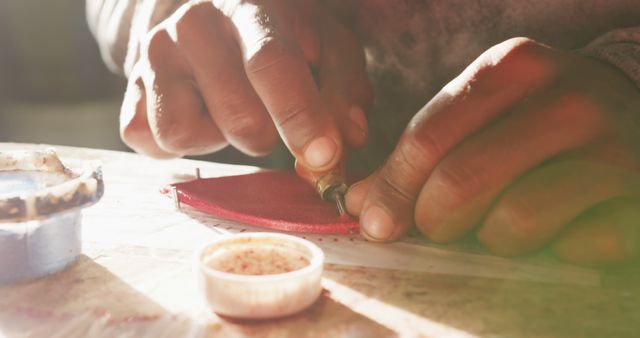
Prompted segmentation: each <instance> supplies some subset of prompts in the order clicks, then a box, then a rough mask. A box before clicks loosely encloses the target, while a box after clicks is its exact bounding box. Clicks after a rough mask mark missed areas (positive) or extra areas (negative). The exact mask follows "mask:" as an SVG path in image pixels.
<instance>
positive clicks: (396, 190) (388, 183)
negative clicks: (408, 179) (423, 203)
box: [379, 170, 414, 205]
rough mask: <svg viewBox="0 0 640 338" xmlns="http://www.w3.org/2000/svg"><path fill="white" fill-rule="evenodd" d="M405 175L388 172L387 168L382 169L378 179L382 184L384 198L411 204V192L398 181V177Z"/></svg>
mask: <svg viewBox="0 0 640 338" xmlns="http://www.w3.org/2000/svg"><path fill="white" fill-rule="evenodd" d="M402 177H405V175H402V174H400V175H399V174H398V173H397V172H395V173H393V174H392V173H390V171H389V170H382V172H381V173H380V176H379V181H380V183H381V185H382V188H383V191H384V194H383V196H386V198H388V199H391V200H394V201H397V202H400V203H401V204H402V205H413V200H414V197H413V195H412V194H411V193H409V192H407V191H405V188H404V187H405V185H404V184H402V182H400V179H401V178H402Z"/></svg>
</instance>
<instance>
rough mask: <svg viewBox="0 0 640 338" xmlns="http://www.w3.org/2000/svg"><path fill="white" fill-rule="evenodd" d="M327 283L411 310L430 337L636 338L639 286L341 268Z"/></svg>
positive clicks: (330, 274)
mask: <svg viewBox="0 0 640 338" xmlns="http://www.w3.org/2000/svg"><path fill="white" fill-rule="evenodd" d="M635 275H636V276H638V275H640V271H637V270H636V274H635ZM325 278H329V279H331V280H334V281H335V282H336V283H340V284H341V285H344V286H346V287H348V288H351V289H353V290H354V291H355V292H358V293H362V294H364V295H365V296H366V297H368V298H371V299H375V300H376V301H378V302H381V303H384V304H387V305H389V306H390V308H391V309H393V308H397V309H401V311H403V312H408V313H409V314H410V315H411V316H412V317H414V318H417V319H416V320H414V324H419V325H417V327H421V329H422V330H423V331H424V333H425V334H427V335H428V336H430V335H434V333H437V332H441V329H442V328H443V327H444V328H451V329H452V331H457V332H461V333H463V335H464V334H468V335H470V336H501V337H637V334H638V331H637V319H638V318H640V285H638V284H634V283H626V284H624V285H623V286H622V287H621V286H620V284H617V285H615V286H614V287H588V286H576V285H560V284H544V283H535V282H523V281H516V280H498V279H486V278H471V277H458V276H446V275H434V274H427V273H414V272H406V271H390V270H375V269H362V268H352V267H341V266H332V267H330V268H328V269H326V271H325ZM382 311H383V312H384V309H382ZM391 312H393V311H391ZM385 316H386V317H390V316H391V313H387V314H385ZM634 318H635V319H634ZM418 322H419V323H418ZM399 325H402V324H399ZM436 335H438V334H436Z"/></svg>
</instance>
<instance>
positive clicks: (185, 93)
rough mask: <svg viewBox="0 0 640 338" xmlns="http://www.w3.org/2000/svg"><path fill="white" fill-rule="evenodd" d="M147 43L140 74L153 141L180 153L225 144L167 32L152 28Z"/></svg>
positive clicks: (194, 152)
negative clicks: (146, 65) (145, 63)
mask: <svg viewBox="0 0 640 338" xmlns="http://www.w3.org/2000/svg"><path fill="white" fill-rule="evenodd" d="M146 46H147V47H146V48H145V50H146V51H147V55H146V56H145V57H146V59H147V60H148V66H149V68H148V70H147V71H146V72H145V73H144V74H143V77H142V78H143V81H144V85H145V89H146V93H145V94H146V96H147V115H148V119H149V125H150V127H151V131H152V133H153V136H154V139H155V140H156V143H157V144H158V145H159V146H160V148H162V149H163V150H164V151H167V152H171V153H174V154H180V155H187V154H188V155H200V154H206V153H211V152H215V151H217V150H220V149H222V148H224V147H225V146H226V145H227V143H226V140H225V139H224V137H223V136H222V134H221V132H220V131H219V130H218V128H217V127H216V125H215V124H214V123H213V121H212V120H211V117H210V116H209V114H208V112H207V110H206V108H205V105H204V104H203V101H202V98H201V97H200V95H199V93H198V91H197V89H196V87H195V84H194V83H193V80H192V79H191V76H190V73H189V68H188V64H187V62H186V60H184V59H183V58H182V56H181V55H180V54H179V53H178V52H177V50H176V47H175V45H174V44H173V41H172V40H171V39H170V37H169V35H168V34H167V32H166V31H165V30H163V29H158V30H155V31H152V32H151V37H150V39H149V40H148V42H147V45H146Z"/></svg>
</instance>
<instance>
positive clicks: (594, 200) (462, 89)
mask: <svg viewBox="0 0 640 338" xmlns="http://www.w3.org/2000/svg"><path fill="white" fill-rule="evenodd" d="M639 144H640V91H639V90H638V88H637V87H635V86H634V85H633V84H632V83H631V82H630V81H629V80H628V79H627V78H626V77H625V76H624V75H623V74H622V73H620V72H619V71H618V70H617V69H615V68H613V67H611V66H609V65H607V64H604V63H601V62H599V61H595V60H592V59H589V58H586V57H582V56H579V55H577V54H573V53H570V52H565V51H559V50H555V49H553V48H550V47H547V46H543V45H540V44H538V43H536V42H534V41H531V40H527V39H522V38H519V39H512V40H509V41H506V42H504V43H501V44H499V45H497V46H495V47H493V48H491V49H489V50H488V51H487V52H485V53H484V54H483V55H481V56H480V57H479V58H478V59H477V60H475V61H474V62H473V63H472V64H471V65H470V66H469V67H468V68H467V69H466V70H465V71H464V72H463V73H462V74H461V75H459V76H458V77H457V78H456V79H454V80H453V81H452V82H450V83H449V84H448V85H447V86H446V87H444V88H443V89H442V91H441V92H440V93H438V94H437V95H436V96H435V97H434V98H433V99H432V100H431V101H430V102H429V103H428V104H427V105H426V106H425V107H424V108H423V109H422V110H421V111H420V112H418V114H417V115H415V117H414V118H413V119H412V120H411V122H410V123H409V125H408V127H407V128H406V130H405V132H404V134H403V135H402V137H401V139H400V141H399V143H398V144H397V146H396V148H395V150H394V151H393V153H392V154H391V155H390V157H389V158H388V160H387V162H386V163H385V164H384V165H383V166H382V167H381V168H379V169H378V170H377V171H376V172H375V173H374V174H373V175H371V176H370V177H368V178H366V179H365V180H363V181H361V182H359V183H357V184H356V185H354V186H352V187H351V189H350V190H349V192H348V194H347V208H348V210H349V212H350V213H352V214H355V215H359V216H360V222H361V224H362V230H363V233H364V235H365V236H366V237H367V238H368V239H371V240H376V241H390V240H394V239H397V238H399V237H401V236H402V235H403V234H404V233H405V232H406V231H407V229H408V228H409V227H410V226H412V225H413V224H414V223H415V224H416V225H417V227H418V228H419V229H420V230H421V231H422V232H423V233H424V234H425V235H426V236H428V237H429V238H430V239H431V240H433V241H436V242H449V241H453V240H456V239H458V238H460V237H461V236H464V235H465V234H466V233H468V232H470V231H473V230H474V229H475V231H476V236H477V238H478V239H479V240H480V242H481V243H482V244H484V245H485V246H486V247H487V248H488V249H489V250H491V251H493V252H494V253H497V254H500V255H505V256H511V255H517V254H522V253H526V252H529V251H533V250H536V249H539V248H541V247H542V246H544V245H546V244H548V243H551V244H552V248H553V250H554V251H555V253H556V254H558V255H559V256H560V257H562V258H564V259H566V260H569V261H571V262H575V263H580V264H586V265H598V264H610V263H618V262H624V261H628V260H630V259H633V258H635V257H637V256H638V251H639V250H640V248H639V246H640V146H639Z"/></svg>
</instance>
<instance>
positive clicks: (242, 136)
mask: <svg viewBox="0 0 640 338" xmlns="http://www.w3.org/2000/svg"><path fill="white" fill-rule="evenodd" d="M226 125H227V130H226V134H227V136H228V137H229V138H232V139H236V140H251V139H253V138H255V137H256V136H257V135H259V134H260V133H261V132H262V130H263V129H264V127H265V126H264V122H263V121H261V119H259V118H255V117H253V116H251V115H248V114H232V115H231V116H230V117H229V118H228V120H227V122H226Z"/></svg>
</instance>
